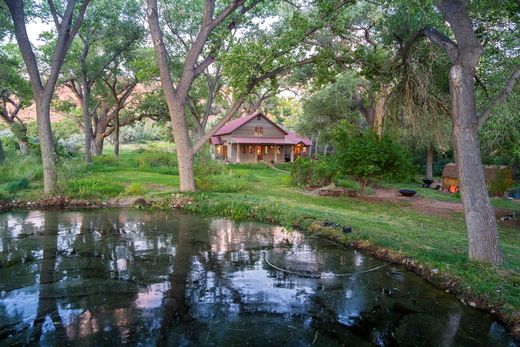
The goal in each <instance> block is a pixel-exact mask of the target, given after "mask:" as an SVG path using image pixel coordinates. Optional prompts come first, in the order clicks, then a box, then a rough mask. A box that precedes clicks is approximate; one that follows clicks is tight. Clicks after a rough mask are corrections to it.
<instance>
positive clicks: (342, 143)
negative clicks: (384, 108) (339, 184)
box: [334, 123, 414, 190]
mask: <svg viewBox="0 0 520 347" xmlns="http://www.w3.org/2000/svg"><path fill="white" fill-rule="evenodd" d="M334 140H335V153H334V158H335V160H336V162H337V164H338V166H339V170H340V171H341V172H342V173H343V174H346V175H351V176H354V177H356V178H358V179H359V180H360V181H363V180H365V181H366V180H367V179H369V178H384V179H388V180H408V179H410V178H411V177H412V175H413V174H414V167H413V166H412V164H411V156H410V154H409V153H408V152H407V151H406V150H405V149H404V148H402V147H401V146H399V145H398V144H397V143H396V142H395V141H393V140H392V139H391V138H389V137H388V136H383V137H382V138H381V139H379V138H378V136H377V134H375V133H373V132H370V131H367V130H365V131H359V130H357V129H355V128H354V127H352V126H351V125H349V124H347V123H342V124H341V125H340V126H338V127H337V129H336V131H335V134H334ZM365 183H366V182H365ZM362 190H363V187H362Z"/></svg>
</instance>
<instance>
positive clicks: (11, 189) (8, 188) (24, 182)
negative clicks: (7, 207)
mask: <svg viewBox="0 0 520 347" xmlns="http://www.w3.org/2000/svg"><path fill="white" fill-rule="evenodd" d="M28 187H29V180H28V179H27V178H25V177H24V178H20V179H19V180H15V181H11V182H8V183H4V184H2V185H1V186H0V190H2V191H4V192H7V193H10V194H13V193H16V192H18V191H20V190H22V189H26V188H28Z"/></svg>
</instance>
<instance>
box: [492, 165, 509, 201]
mask: <svg viewBox="0 0 520 347" xmlns="http://www.w3.org/2000/svg"><path fill="white" fill-rule="evenodd" d="M511 176H512V175H511V171H509V172H507V171H506V170H497V172H496V176H495V179H494V180H493V181H491V183H490V185H489V193H491V195H493V196H504V195H505V194H506V192H507V191H508V190H509V189H511V187H512V186H513V180H512V179H511Z"/></svg>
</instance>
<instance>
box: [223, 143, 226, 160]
mask: <svg viewBox="0 0 520 347" xmlns="http://www.w3.org/2000/svg"><path fill="white" fill-rule="evenodd" d="M222 157H223V158H224V159H227V146H222Z"/></svg>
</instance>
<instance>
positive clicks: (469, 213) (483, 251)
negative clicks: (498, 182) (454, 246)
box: [450, 64, 502, 264]
mask: <svg viewBox="0 0 520 347" xmlns="http://www.w3.org/2000/svg"><path fill="white" fill-rule="evenodd" d="M473 78H474V77H473V69H472V68H469V67H467V66H463V65H460V64H454V65H453V66H452V68H451V71H450V91H451V97H452V107H453V109H452V117H453V133H454V138H455V148H456V153H457V166H458V174H459V186H460V192H461V197H462V202H463V204H464V212H465V216H466V226H467V232H468V241H469V258H470V260H474V261H482V262H487V263H491V264H501V263H502V255H501V254H500V250H499V241H498V230H497V223H496V219H495V212H494V210H493V207H492V206H491V204H490V201H489V195H488V191H487V187H486V183H485V179H484V169H483V166H482V160H481V157H480V143H479V139H478V119H477V113H476V110H475V94H474V89H473V88H474V82H473Z"/></svg>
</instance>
